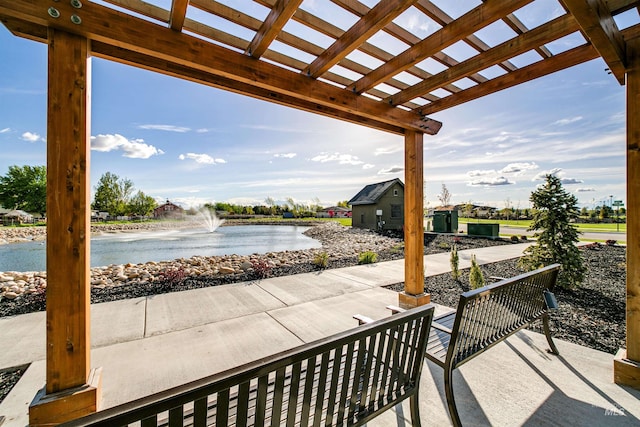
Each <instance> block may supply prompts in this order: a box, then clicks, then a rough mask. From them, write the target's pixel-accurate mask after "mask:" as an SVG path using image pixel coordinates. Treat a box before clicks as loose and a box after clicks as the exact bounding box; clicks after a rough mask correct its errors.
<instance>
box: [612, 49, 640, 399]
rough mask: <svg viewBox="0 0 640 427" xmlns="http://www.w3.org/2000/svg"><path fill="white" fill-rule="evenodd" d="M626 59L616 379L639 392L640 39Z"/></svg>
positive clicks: (629, 50) (615, 361) (614, 369)
mask: <svg viewBox="0 0 640 427" xmlns="http://www.w3.org/2000/svg"><path fill="white" fill-rule="evenodd" d="M627 60H628V68H627V83H626V84H627V314H626V319H627V348H626V350H625V349H620V350H619V351H618V353H617V354H616V357H615V359H614V362H613V377H614V381H615V382H616V383H617V384H623V385H628V386H631V387H633V388H636V389H640V120H638V117H640V38H636V39H633V40H629V41H628V42H627Z"/></svg>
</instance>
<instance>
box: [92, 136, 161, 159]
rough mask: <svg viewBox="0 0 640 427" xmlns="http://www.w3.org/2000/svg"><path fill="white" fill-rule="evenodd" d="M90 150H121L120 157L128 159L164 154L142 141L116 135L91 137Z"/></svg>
mask: <svg viewBox="0 0 640 427" xmlns="http://www.w3.org/2000/svg"><path fill="white" fill-rule="evenodd" d="M91 149H92V150H94V151H101V152H105V153H106V152H109V151H115V150H121V151H123V152H124V154H123V155H122V156H123V157H128V158H130V159H148V158H149V157H151V156H156V155H160V154H164V151H162V150H160V149H158V148H156V147H154V146H153V145H149V144H146V143H145V142H144V140H143V139H127V138H125V137H124V136H122V135H118V134H115V135H111V134H107V135H102V134H101V135H98V136H92V137H91Z"/></svg>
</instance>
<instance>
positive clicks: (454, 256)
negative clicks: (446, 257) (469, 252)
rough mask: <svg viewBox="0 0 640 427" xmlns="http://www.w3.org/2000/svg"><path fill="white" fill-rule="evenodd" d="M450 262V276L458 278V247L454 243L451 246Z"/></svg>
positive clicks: (454, 278)
mask: <svg viewBox="0 0 640 427" xmlns="http://www.w3.org/2000/svg"><path fill="white" fill-rule="evenodd" d="M450 262H451V277H453V280H458V279H459V278H460V269H459V266H460V257H458V247H457V246H456V245H453V247H452V248H451V257H450Z"/></svg>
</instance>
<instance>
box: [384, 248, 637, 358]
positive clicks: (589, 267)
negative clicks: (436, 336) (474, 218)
mask: <svg viewBox="0 0 640 427" xmlns="http://www.w3.org/2000/svg"><path fill="white" fill-rule="evenodd" d="M581 252H582V256H583V260H584V266H585V268H586V275H585V276H586V277H585V281H584V283H583V284H582V285H581V286H580V287H579V288H577V289H559V288H556V290H555V291H554V293H555V295H556V298H557V300H558V304H559V309H558V310H557V311H556V312H554V313H553V314H552V315H551V328H552V333H553V336H554V337H557V338H558V339H561V340H565V341H569V342H573V343H576V344H579V345H582V346H585V347H590V348H593V349H596V350H601V351H604V352H607V353H610V354H615V353H616V352H617V351H618V349H620V348H624V347H625V342H626V341H625V331H626V328H625V295H626V264H625V263H626V249H625V247H622V246H608V245H600V244H591V245H588V246H585V247H582V249H581ZM480 268H481V270H482V272H483V275H484V277H485V278H487V279H488V278H489V277H492V276H493V277H513V276H517V275H518V274H522V273H523V270H521V269H520V268H518V266H517V260H516V259H513V260H506V261H500V262H496V263H493V264H486V265H482V266H480ZM461 272H462V274H461V277H460V279H459V280H458V281H455V280H453V278H452V277H451V274H450V273H446V274H440V275H438V276H433V277H428V278H427V279H426V280H425V292H428V293H430V294H431V300H432V301H433V302H434V303H437V304H442V305H446V306H448V307H452V308H455V307H457V306H458V299H459V295H460V294H461V293H462V292H466V291H468V290H469V270H468V269H465V270H461ZM403 285H404V284H403V283H399V284H396V285H392V286H389V287H388V288H390V289H393V290H396V291H401V290H403ZM530 329H531V330H534V331H536V332H541V333H542V322H541V321H539V322H537V323H534V324H533V325H532V326H531V328H530Z"/></svg>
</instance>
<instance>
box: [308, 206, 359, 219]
mask: <svg viewBox="0 0 640 427" xmlns="http://www.w3.org/2000/svg"><path fill="white" fill-rule="evenodd" d="M316 218H351V209H349V208H345V207H342V206H331V207H328V208H324V209H322V210H321V211H318V212H316Z"/></svg>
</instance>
